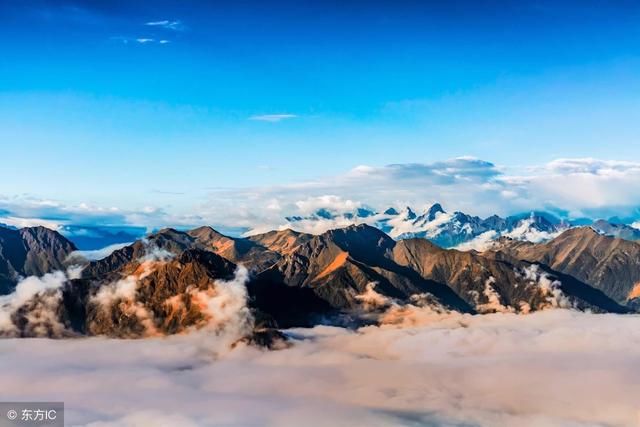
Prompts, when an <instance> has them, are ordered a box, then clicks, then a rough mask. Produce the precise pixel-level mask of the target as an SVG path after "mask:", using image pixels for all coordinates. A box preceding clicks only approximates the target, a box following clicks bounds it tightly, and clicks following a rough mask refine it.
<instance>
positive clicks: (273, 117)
mask: <svg viewBox="0 0 640 427" xmlns="http://www.w3.org/2000/svg"><path fill="white" fill-rule="evenodd" d="M296 117H298V116H297V115H295V114H260V115H256V116H251V117H249V120H256V121H259V122H271V123H277V122H281V121H283V120H287V119H295V118H296Z"/></svg>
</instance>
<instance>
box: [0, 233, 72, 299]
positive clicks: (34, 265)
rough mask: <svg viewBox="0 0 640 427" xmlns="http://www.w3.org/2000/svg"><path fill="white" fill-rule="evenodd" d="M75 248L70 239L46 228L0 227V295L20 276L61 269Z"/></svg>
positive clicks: (8, 290) (41, 273) (12, 285)
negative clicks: (17, 228)
mask: <svg viewBox="0 0 640 427" xmlns="http://www.w3.org/2000/svg"><path fill="white" fill-rule="evenodd" d="M75 250H76V247H75V246H74V244H73V243H71V242H70V241H69V240H67V239H66V238H65V237H63V236H62V235H60V234H59V233H57V232H55V231H53V230H49V229H48V228H44V227H26V228H22V229H19V230H16V229H9V228H5V227H0V295H3V294H6V293H8V292H10V291H11V290H12V289H13V287H14V286H15V284H16V282H17V281H18V280H19V278H20V277H26V276H41V275H43V274H45V273H47V272H50V271H55V270H61V269H64V262H65V260H66V259H67V257H68V256H69V254H71V253H72V252H73V251H75Z"/></svg>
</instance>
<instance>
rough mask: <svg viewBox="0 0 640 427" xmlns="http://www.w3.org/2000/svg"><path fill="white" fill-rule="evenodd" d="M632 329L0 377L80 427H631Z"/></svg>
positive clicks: (29, 370) (588, 325)
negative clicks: (56, 404) (55, 403)
mask: <svg viewBox="0 0 640 427" xmlns="http://www.w3.org/2000/svg"><path fill="white" fill-rule="evenodd" d="M425 320H426V319H425ZM639 322H640V317H638V316H626V315H624V316H623V315H595V314H588V313H579V312H573V311H568V310H549V311H543V312H537V313H534V314H531V315H515V314H510V313H498V314H489V315H483V316H471V315H460V314H451V313H445V314H433V315H432V317H431V318H430V319H429V320H428V321H425V322H421V323H419V324H418V325H417V326H413V327H402V328H401V327H398V325H396V324H390V325H386V326H383V327H366V328H362V329H360V330H358V331H350V330H346V329H342V328H335V327H327V326H318V327H316V328H313V329H297V330H294V331H289V333H290V334H291V335H292V336H295V337H296V338H295V339H294V340H293V346H292V347H290V348H287V349H284V350H279V351H263V350H258V349H254V348H250V347H245V346H239V347H237V348H236V349H235V350H234V351H232V352H230V353H227V354H225V355H222V356H219V357H217V358H215V357H213V355H212V353H211V352H210V350H209V349H208V343H207V339H205V338H203V337H202V336H200V335H198V334H191V335H179V336H173V337H169V338H161V339H145V340H108V339H102V338H92V339H83V340H77V339H76V340H20V341H18V340H0V365H1V366H3V387H4V388H5V389H7V390H11V393H12V398H13V399H16V400H37V399H46V398H52V397H55V398H56V399H59V400H63V401H64V402H65V410H66V414H65V419H66V422H67V423H69V424H70V425H77V426H92V427H107V426H108V427H115V426H127V427H134V426H135V427H137V426H146V425H157V426H172V425H181V426H189V427H191V426H217V425H227V426H247V425H269V426H273V427H289V426H299V425H305V426H310V427H326V426H333V425H367V426H373V427H380V426H390V425H393V426H416V425H450V426H461V425H483V426H497V425H499V426H506V427H510V426H518V427H520V426H528V427H534V426H543V425H544V426H590V425H610V426H628V425H635V424H636V423H637V421H638V403H637V396H638V395H640V372H639V371H638V369H637V361H638V359H639V358H640V348H639V347H638V345H637V342H638V341H640V328H638V324H639ZM405 326H406V325H405ZM70 354H72V355H73V356H74V357H69V355H70Z"/></svg>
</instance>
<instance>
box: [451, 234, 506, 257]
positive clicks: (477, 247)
mask: <svg viewBox="0 0 640 427" xmlns="http://www.w3.org/2000/svg"><path fill="white" fill-rule="evenodd" d="M497 237H498V233H497V232H496V231H494V230H489V231H485V232H484V233H482V234H480V235H478V236H477V237H475V238H473V239H472V240H469V241H468V242H464V243H461V244H459V245H458V246H456V247H455V248H454V249H457V250H459V251H470V250H474V251H478V252H484V251H486V250H488V249H491V248H492V247H493V246H494V244H495V239H496V238H497Z"/></svg>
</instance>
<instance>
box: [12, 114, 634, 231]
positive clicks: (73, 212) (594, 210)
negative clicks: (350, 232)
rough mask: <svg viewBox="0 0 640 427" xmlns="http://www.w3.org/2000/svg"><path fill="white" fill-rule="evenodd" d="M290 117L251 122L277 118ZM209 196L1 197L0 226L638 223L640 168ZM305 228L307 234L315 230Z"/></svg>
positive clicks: (466, 161) (358, 172)
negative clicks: (431, 213) (527, 219)
mask: <svg viewBox="0 0 640 427" xmlns="http://www.w3.org/2000/svg"><path fill="white" fill-rule="evenodd" d="M290 117H293V115H289V114H276V115H264V116H255V117H253V118H252V119H254V120H266V121H279V120H284V119H285V118H290ZM208 197H209V198H208V199H207V200H192V201H191V204H190V205H188V206H187V205H185V206H182V207H181V208H176V207H154V206H147V207H142V208H130V209H123V208H116V207H112V208H103V207H97V206H95V205H92V204H91V203H89V202H90V201H87V202H86V203H79V204H77V205H66V204H62V203H60V202H57V201H55V200H47V199H39V198H34V197H27V196H20V197H14V196H5V197H1V196H0V223H2V222H5V223H7V224H9V225H21V224H34V223H37V222H38V221H40V222H41V223H42V224H45V225H47V226H51V224H54V225H55V224H56V223H57V224H60V225H64V224H85V225H86V224H101V225H104V224H110V225H137V226H144V227H149V228H157V227H163V226H178V227H188V226H197V225H202V224H208V225H215V226H219V225H225V226H229V227H235V228H236V229H245V230H246V229H254V230H267V229H274V228H278V227H281V226H288V225H290V224H287V223H286V221H284V218H285V217H286V216H294V215H299V216H305V215H308V214H309V213H311V212H312V211H314V210H317V209H326V210H328V211H329V212H333V213H340V212H346V211H353V210H354V209H357V208H359V207H364V206H372V207H374V208H376V209H377V210H379V211H381V210H384V209H386V208H387V207H389V206H393V207H396V208H401V207H404V206H406V205H411V206H412V207H414V208H415V209H418V210H419V209H422V208H426V207H427V206H429V205H431V204H432V203H434V202H440V203H442V204H443V205H444V206H445V208H446V209H447V210H448V211H450V212H452V211H454V210H460V211H463V212H466V213H469V214H472V215H479V216H489V215H492V214H499V215H508V214H513V213H521V212H526V211H530V210H533V209H536V210H549V211H551V212H554V213H556V214H557V215H559V216H561V217H565V218H570V219H571V218H582V217H591V218H593V219H597V218H609V217H612V216H618V217H622V219H623V220H625V221H627V222H629V223H633V222H634V221H637V220H639V219H640V209H639V207H640V163H637V162H626V161H608V160H598V159H589V158H584V159H557V160H554V161H552V162H549V163H547V164H544V165H540V166H532V167H507V166H500V165H496V164H494V163H491V162H489V161H486V160H480V159H475V158H470V157H460V158H456V159H451V160H447V161H439V162H433V163H411V164H390V165H387V166H357V167H355V168H353V169H351V170H350V171H347V172H345V173H343V174H339V175H335V176H328V177H324V178H319V179H316V180H307V181H300V182H296V183H290V184H284V185H277V186H256V187H253V188H233V189H229V188H222V189H213V190H210V191H209V196H208ZM342 225H346V224H341V223H340V224H339V223H336V224H332V223H327V224H324V225H322V226H321V227H318V226H317V224H309V229H304V227H305V224H304V222H300V223H298V224H297V226H298V227H299V228H302V229H303V231H311V232H319V231H322V230H324V229H326V228H328V227H331V226H342Z"/></svg>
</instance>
